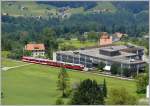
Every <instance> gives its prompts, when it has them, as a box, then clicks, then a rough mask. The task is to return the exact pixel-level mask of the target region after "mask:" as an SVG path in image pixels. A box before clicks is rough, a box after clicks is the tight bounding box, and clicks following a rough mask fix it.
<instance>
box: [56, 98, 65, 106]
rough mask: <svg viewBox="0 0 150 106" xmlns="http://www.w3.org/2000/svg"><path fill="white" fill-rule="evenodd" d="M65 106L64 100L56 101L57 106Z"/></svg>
mask: <svg viewBox="0 0 150 106" xmlns="http://www.w3.org/2000/svg"><path fill="white" fill-rule="evenodd" d="M63 104H64V101H63V100H62V98H58V99H57V100H56V105H63Z"/></svg>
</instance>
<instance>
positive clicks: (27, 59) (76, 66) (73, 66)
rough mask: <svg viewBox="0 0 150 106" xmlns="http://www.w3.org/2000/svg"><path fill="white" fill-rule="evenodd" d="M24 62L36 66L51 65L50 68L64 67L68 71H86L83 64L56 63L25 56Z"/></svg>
mask: <svg viewBox="0 0 150 106" xmlns="http://www.w3.org/2000/svg"><path fill="white" fill-rule="evenodd" d="M22 61H24V62H30V63H35V64H44V65H50V66H54V67H64V68H68V69H75V70H81V71H82V70H84V65H81V64H71V63H64V62H55V61H53V60H48V59H42V58H34V57H28V56H23V57H22Z"/></svg>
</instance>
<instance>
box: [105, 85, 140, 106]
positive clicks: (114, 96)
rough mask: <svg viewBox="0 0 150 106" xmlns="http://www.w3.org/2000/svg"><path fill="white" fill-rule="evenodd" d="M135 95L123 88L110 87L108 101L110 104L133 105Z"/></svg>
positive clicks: (135, 100)
mask: <svg viewBox="0 0 150 106" xmlns="http://www.w3.org/2000/svg"><path fill="white" fill-rule="evenodd" d="M136 102H137V99H136V97H134V96H132V95H130V94H129V93H128V92H127V90H126V89H125V88H116V89H111V91H110V95H109V98H108V103H109V104H111V105H134V104H136Z"/></svg>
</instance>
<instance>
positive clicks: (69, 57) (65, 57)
mask: <svg viewBox="0 0 150 106" xmlns="http://www.w3.org/2000/svg"><path fill="white" fill-rule="evenodd" d="M143 56H144V49H143V48H142V47H133V46H124V45H120V46H106V47H100V48H92V49H85V50H75V51H58V52H55V53H53V60H55V61H61V62H68V63H73V64H82V65H84V66H85V67H87V68H93V67H95V66H96V65H97V64H99V63H100V62H104V63H105V64H106V66H110V67H111V65H112V64H113V63H116V64H118V66H120V67H121V68H130V69H131V70H133V71H135V72H137V73H138V71H139V70H140V69H141V68H143V67H144V63H145V62H144V61H143Z"/></svg>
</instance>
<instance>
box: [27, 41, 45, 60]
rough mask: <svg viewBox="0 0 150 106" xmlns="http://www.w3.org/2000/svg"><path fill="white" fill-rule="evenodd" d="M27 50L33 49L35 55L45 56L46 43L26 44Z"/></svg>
mask: <svg viewBox="0 0 150 106" xmlns="http://www.w3.org/2000/svg"><path fill="white" fill-rule="evenodd" d="M25 50H26V51H31V55H32V56H33V57H38V56H44V55H45V47H44V44H27V45H26V46H25Z"/></svg>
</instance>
